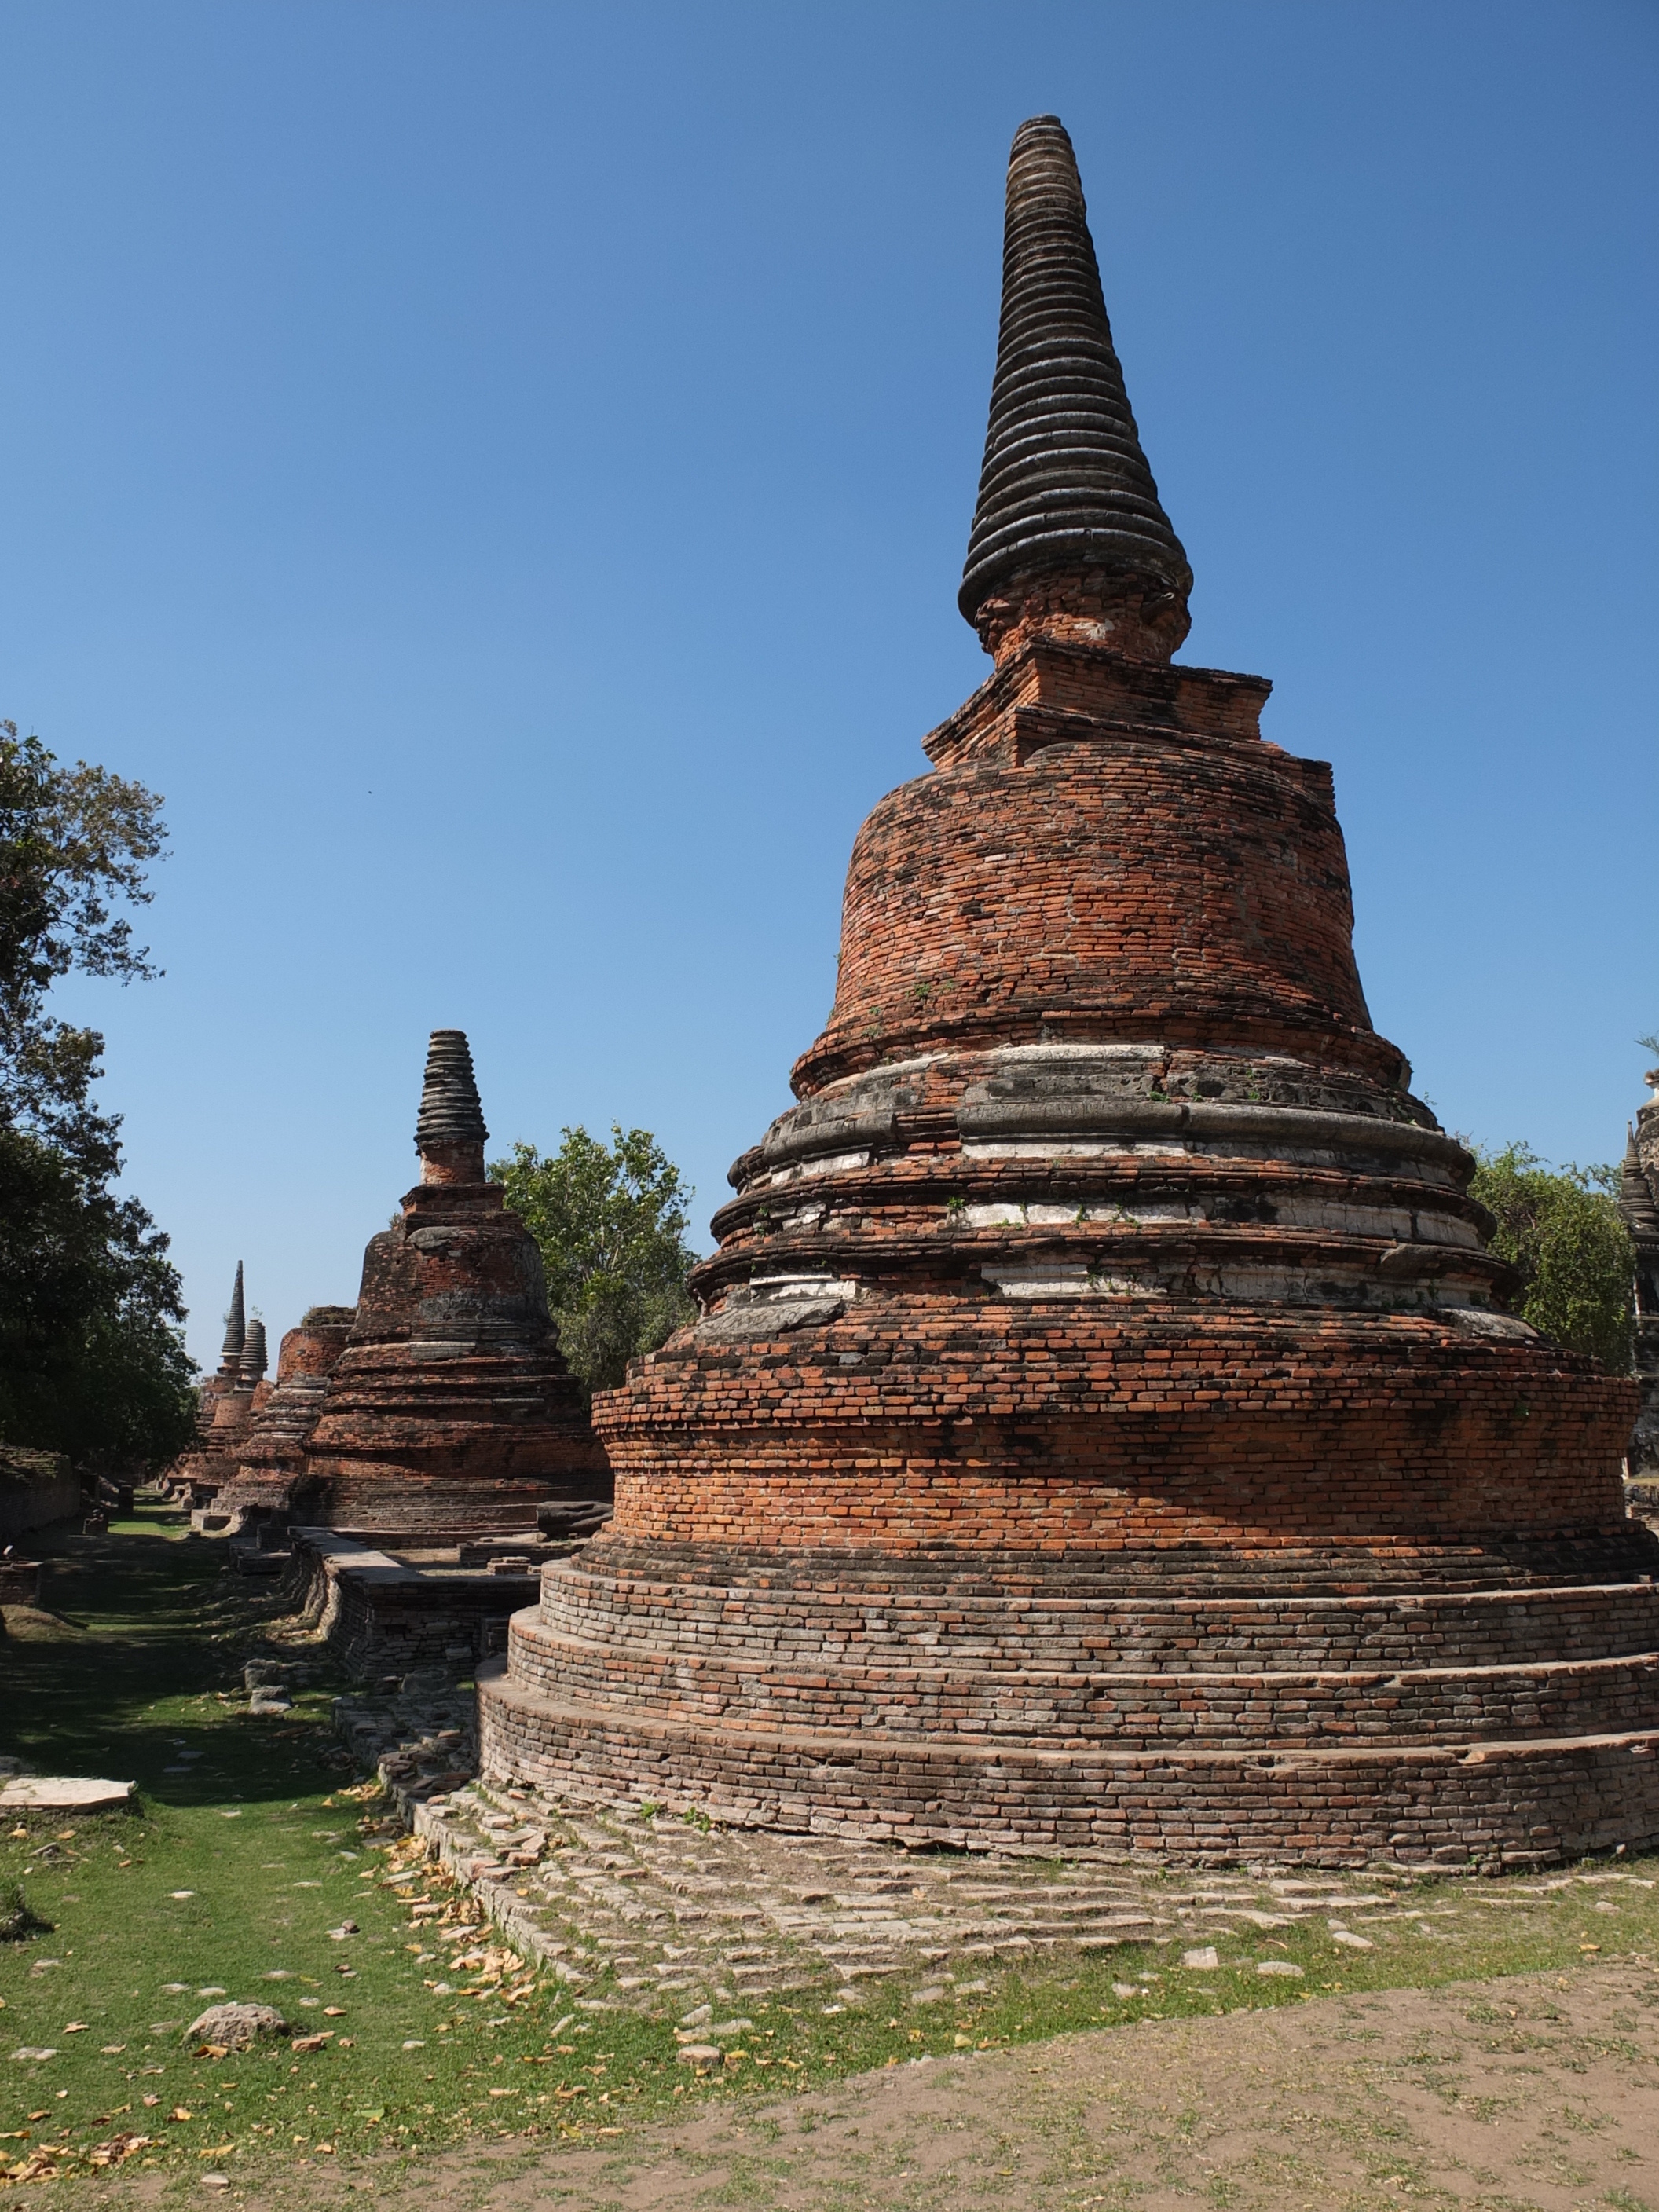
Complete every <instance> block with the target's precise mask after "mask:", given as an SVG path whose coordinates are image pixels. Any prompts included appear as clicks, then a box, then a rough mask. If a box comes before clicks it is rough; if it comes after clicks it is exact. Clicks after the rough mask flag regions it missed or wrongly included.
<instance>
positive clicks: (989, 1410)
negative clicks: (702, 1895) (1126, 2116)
mask: <svg viewBox="0 0 1659 2212" xmlns="http://www.w3.org/2000/svg"><path fill="white" fill-rule="evenodd" d="M1190 581H1191V578H1190V573H1189V570H1188V564H1187V561H1186V557H1185V556H1184V554H1183V552H1182V548H1181V545H1180V544H1179V542H1178V541H1177V539H1176V535H1175V532H1174V531H1173V530H1172V528H1171V527H1170V522H1169V520H1168V519H1167V518H1166V516H1165V514H1164V509H1163V507H1162V506H1161V504H1160V502H1159V500H1158V492H1157V489H1156V487H1155V485H1154V483H1153V480H1152V474H1151V472H1150V471H1149V469H1148V467H1147V465H1146V459H1145V457H1144V455H1143V453H1142V452H1141V448H1140V444H1139V437H1138V435H1137V432H1136V428H1135V424H1134V420H1133V416H1132V414H1131V412H1130V409H1129V404H1128V401H1127V398H1126V396H1125V392H1124V386H1123V380H1122V376H1121V370H1120V368H1119V364H1118V360H1117V356H1116V354H1115V350H1114V347H1113V343H1112V338H1111V333H1110V331H1109V325H1108V322H1107V317H1106V312H1105V308H1104V306H1103V301H1102V297H1101V290H1100V279H1099V275H1098V271H1097V266H1096V261H1095V254H1094V248H1093V245H1092V242H1091V238H1090V234H1089V231H1088V228H1087V224H1086V221H1085V209H1084V202H1083V196H1082V191H1081V188H1080V185H1079V180H1078V175H1077V171H1076V167H1075V164H1074V161H1073V155H1072V149H1071V144H1070V141H1069V140H1068V138H1067V137H1066V133H1065V131H1063V129H1062V128H1061V127H1060V124H1059V123H1058V122H1056V121H1055V120H1054V118H1048V117H1042V118H1036V120H1034V121H1032V122H1030V123H1027V124H1025V125H1022V127H1021V129H1020V131H1019V132H1018V135H1017V137H1016V138H1015V141H1014V148H1013V155H1012V162H1011V166H1010V170H1009V179H1008V210H1007V230H1006V253H1005V260H1004V290H1003V308H1002V322H1001V331H1000V347H999V354H998V362H997V370H996V380H995V384H994V391H993V396H992V404H991V418H990V432H989V437H988V440H987V447H986V453H985V463H984V471H983V474H982V476H981V483H980V494H979V504H978V510H977V513H976V515H975V521H974V526H973V535H972V539H971V543H970V546H969V558H968V566H967V572H966V575H965V578H964V581H963V586H962V593H961V605H962V608H963V612H964V614H965V615H966V616H967V617H968V618H969V621H970V622H972V623H974V625H975V628H976V629H977V630H978V632H979V634H980V636H981V641H983V643H984V645H985V647H986V648H987V651H988V652H989V653H990V654H991V656H992V659H993V661H994V670H993V672H992V674H991V675H990V677H989V678H988V679H987V682H986V683H985V684H984V685H983V686H982V687H981V690H978V691H977V692H976V693H975V695H974V696H973V697H972V698H971V699H969V701H968V702H967V703H966V704H965V705H964V706H963V707H962V708H960V709H959V710H958V711H957V713H956V714H953V715H952V716H951V719H950V720H948V721H947V722H945V724H944V725H943V726H941V727H940V728H939V729H938V730H936V731H935V732H933V735H932V736H931V737H930V738H928V739H927V744H926V750H927V754H928V757H929V758H930V760H931V762H932V763H933V765H932V768H931V769H930V770H929V772H928V773H927V774H926V775H922V776H921V777H920V778H919V779H917V780H916V781H914V782H911V783H908V784H905V785H903V786H902V787H901V788H899V789H898V790H897V791H896V792H894V793H891V794H890V796H889V797H888V798H886V799H884V800H883V801H882V802H881V804H880V805H878V807H877V808H876V810H875V811H874V812H873V814H872V816H871V817H870V818H869V820H868V821H867V822H866V824H865V826H864V828H863V829H862V830H861V831H860V835H859V837H858V840H857V842H856V845H855V847H854V854H853V860H852V867H851V871H850V873H849V876H848V885H847V894H846V902H845V908H844V913H843V921H842V950H841V968H840V976H839V981H838V985H837V989H836V1003H835V1006H834V1009H833V1011H832V1012H831V1014H830V1017H829V1024H828V1026H827V1028H826V1029H825V1030H824V1032H823V1036H820V1037H819V1039H818V1040H817V1042H816V1043H815V1044H814V1045H813V1046H812V1047H811V1049H810V1050H809V1051H808V1052H807V1053H806V1054H805V1055H804V1056H803V1057H802V1059H801V1060H799V1062H798V1064H797V1066H796V1068H795V1070H794V1078H793V1081H794V1089H795V1091H796V1095H797V1097H798V1099H799V1103H798V1104H797V1105H796V1106H794V1107H793V1109H791V1110H790V1111H789V1112H787V1113H786V1114H784V1115H782V1116H781V1118H780V1119H779V1120H778V1121H775V1122H774V1123H773V1125H772V1127H770V1128H769V1130H768V1132H767V1133H766V1135H765V1137H764V1139H763V1141H762V1142H761V1143H760V1144H759V1145H757V1146H756V1147H755V1148H754V1149H753V1150H752V1151H750V1152H745V1153H744V1156H743V1157H742V1158H740V1159H739V1160H738V1163H737V1164H736V1166H735V1168H734V1169H733V1170H732V1182H733V1184H734V1186H735V1188H736V1192H737V1195H736V1197H735V1199H734V1200H732V1203H730V1204H729V1205H727V1206H726V1207H725V1209H724V1210H723V1211H722V1212H720V1214H719V1215H718V1216H717V1217H716V1220H715V1224H714V1227H715V1231H716V1233H717V1235H718V1237H719V1238H720V1246H719V1249H718V1251H717V1252H716V1253H715V1254H714V1256H713V1257H712V1258H711V1259H709V1260H708V1261H705V1262H703V1263H702V1265H701V1267H699V1269H698V1270H697V1272H696V1275H695V1276H694V1278H693V1282H694V1287H695V1289H696V1291H697V1294H698V1297H699V1300H700V1303H701V1306H702V1318H701V1319H700V1320H699V1321H698V1322H696V1324H695V1325H694V1326H693V1327H690V1328H687V1329H684V1330H683V1331H682V1332H681V1333H680V1334H678V1335H677V1336H675V1337H673V1338H671V1340H669V1342H668V1343H667V1344H666V1345H665V1347H664V1348H663V1349H662V1350H661V1351H660V1352H657V1353H655V1354H654V1355H653V1356H652V1357H651V1358H647V1359H646V1360H645V1361H643V1362H642V1363H641V1364H639V1365H637V1366H636V1367H635V1370H634V1371H633V1373H632V1375H631V1376H630V1378H629V1382H628V1383H626V1384H625V1386H624V1387H623V1388H622V1389H617V1390H615V1391H613V1392H611V1393H610V1394H608V1395H605V1396H603V1397H601V1398H600V1399H599V1401H597V1404H596V1421H597V1425H598V1427H599V1431H600V1434H601V1435H602V1437H604V1439H605V1443H606V1446H607V1448H608V1449H609V1452H610V1455H611V1464H612V1467H613V1468H614V1470H615V1472H616V1475H617V1511H616V1516H615V1519H614V1521H613V1522H611V1526H610V1528H608V1529H606V1530H605V1532H604V1534H601V1535H600V1536H599V1538H598V1539H597V1540H596V1541H594V1542H593V1543H592V1545H590V1546H589V1547H587V1549H586V1552H585V1553H582V1554H581V1555H580V1556H579V1557H578V1558H577V1559H573V1560H571V1561H569V1562H568V1563H566V1564H563V1565H559V1566H556V1567H553V1568H550V1569H549V1570H548V1571H546V1573H545V1574H544V1579H543V1586H542V1598H541V1602H540V1605H539V1607H538V1609H537V1610H535V1611H532V1612H529V1613H520V1615H519V1616H517V1618H516V1619H515V1620H514V1622H513V1637H512V1644H511V1652H510V1658H509V1662H508V1665H507V1670H506V1671H505V1672H504V1673H497V1674H495V1675H494V1676H493V1677H491V1678H488V1679H485V1680H483V1681H481V1685H480V1687H481V1693H482V1725H483V1758H484V1762H485V1767H486V1771H488V1772H489V1773H491V1774H493V1775H495V1777H497V1778H518V1779H520V1780H528V1781H532V1782H538V1783H542V1784H547V1785H548V1786H550V1787H555V1788H559V1789H563V1790H573V1791H575V1792H578V1793H587V1794H589V1795H590V1796H596V1797H608V1798H611V1799H613V1800H622V1799H628V1798H632V1799H635V1800H637V1799H640V1798H651V1799H653V1800H655V1801H657V1802H659V1803H663V1804H665V1805H670V1806H685V1805H690V1804H696V1805H701V1806H703V1807H705V1808H708V1810H709V1811H710V1812H713V1813H716V1814H720V1816H722V1817H725V1818H728V1819H734V1820H752V1821H756V1822H763V1823H769V1824H775V1825H781V1826H794V1827H804V1828H817V1829H820V1830H828V1829H836V1828H840V1829H843V1830H846V1831H850V1832H863V1833H866V1834H872V1835H878V1836H881V1835H886V1836H895V1837H899V1838H904V1839H906V1840H908V1841H911V1842H914V1843H922V1842H928V1841H933V1842H943V1843H957V1844H969V1845H970V1846H971V1845H985V1844H999V1843H1008V1844H1024V1845H1027V1846H1031V1845H1036V1846H1040V1847H1044V1848H1054V1849H1073V1848H1078V1847H1083V1846H1103V1847H1115V1846H1125V1847H1136V1848H1146V1849H1152V1850H1171V1851H1183V1852H1194V1853H1204V1854H1215V1855H1218V1856H1228V1855H1235V1854H1248V1853H1263V1854H1273V1855H1278V1856H1281V1857H1302V1858H1304V1859H1307V1860H1310V1861H1325V1862H1331V1863H1338V1862H1347V1861H1357V1860H1360V1859H1363V1858H1364V1857H1367V1856H1368V1855H1370V1854H1373V1853H1375V1854H1381V1855H1384V1856H1387V1855H1389V1854H1395V1855H1398V1856H1401V1857H1406V1858H1408V1859H1413V1860H1417V1861H1422V1860H1427V1859H1434V1858H1438V1859H1441V1860H1443V1861H1446V1862H1451V1861H1457V1860H1462V1859H1464V1858H1473V1859H1474V1860H1477V1861H1479V1862H1481V1863H1488V1864H1493V1863H1505V1862H1520V1863H1525V1862H1528V1861H1532V1860H1534V1859H1538V1858H1547V1857H1552V1856H1557V1855H1559V1854H1562V1853H1570V1852H1577V1851H1582V1850H1589V1849H1591V1848H1595V1847H1600V1846H1603V1845H1608V1844H1615V1843H1620V1842H1634V1841H1636V1840H1638V1839H1639V1838H1655V1837H1656V1836H1659V1757H1656V1755H1655V1754H1656V1752H1659V1661H1656V1650H1655V1648H1656V1644H1659V1596H1656V1590H1655V1587H1654V1583H1653V1576H1654V1571H1655V1568H1656V1565H1659V1547H1656V1545H1655V1543H1654V1541H1652V1539H1650V1537H1648V1536H1647V1534H1646V1533H1645V1532H1644V1531H1643V1530H1642V1529H1640V1528H1638V1527H1637V1526H1635V1525H1634V1524H1632V1522H1630V1521H1629V1520H1628V1519H1627V1518H1626V1512H1625V1509H1624V1505H1623V1502H1622V1498H1621V1492H1620V1452H1621V1449H1622V1447H1623V1444H1624V1441H1625V1438H1626V1435H1627V1433H1628V1431H1629V1428H1630V1424H1631V1420H1632V1413H1633V1410H1634V1399H1635V1392H1634V1388H1633V1385H1632V1383H1630V1382H1629V1381H1627V1380H1621V1379H1616V1378H1613V1377H1611V1376H1607V1375H1606V1374H1604V1373H1603V1372H1601V1370H1599V1369H1598V1368H1597V1367H1596V1366H1595V1364H1594V1363H1592V1362H1589V1361H1588V1360H1585V1359H1583V1358H1576V1357H1573V1356H1571V1355H1569V1354H1566V1353H1565V1352H1560V1351H1559V1350H1557V1349H1556V1348H1555V1347H1554V1346H1553V1345H1551V1344H1550V1343H1548V1342H1547V1341H1545V1340H1542V1339H1541V1338H1540V1337H1538V1336H1536V1335H1535V1334H1534V1332H1533V1331H1532V1330H1531V1329H1530V1328H1528V1327H1527V1326H1526V1325H1525V1324H1524V1323H1523V1322H1521V1321H1519V1320H1518V1319H1516V1318H1513V1317H1512V1316H1510V1315H1508V1314H1507V1313H1506V1312H1505V1311H1504V1290H1505V1277H1504V1268H1503V1267H1502V1266H1501V1265H1500V1263H1499V1262H1498V1261H1497V1260H1496V1259H1495V1258H1493V1257H1492V1255H1491V1254H1490V1253H1489V1252H1488V1251H1487V1250H1486V1245H1485V1243H1484V1232H1485V1231H1486V1226H1487V1224H1486V1218H1485V1217H1484V1216H1483V1214H1482V1212H1481V1210H1480V1207H1479V1206H1476V1205H1474V1203H1473V1202H1472V1201H1471V1200H1470V1199H1469V1198H1468V1195H1467V1186H1468V1180H1469V1176H1470V1172H1471V1161H1470V1158H1469V1156H1468V1153H1467V1152H1465V1151H1464V1149H1463V1148H1462V1146H1460V1145H1459V1144H1457V1143H1456V1142H1455V1141H1454V1139H1451V1138H1450V1137H1449V1136H1447V1135H1445V1134H1444V1133H1443V1132H1442V1131H1441V1130H1440V1128H1439V1127H1437V1123H1436V1121H1435V1120H1434V1117H1433V1115H1431V1113H1430V1111H1429V1110H1428V1109H1427V1108H1426V1107H1425V1105H1423V1104H1422V1103H1421V1102H1420V1101H1419V1100H1418V1099H1416V1098H1414V1097H1413V1096H1412V1094H1411V1092H1410V1091H1409V1089H1408V1087H1407V1085H1408V1080H1409V1070H1408V1068H1407V1064H1406V1062H1405V1060H1404V1059H1403V1058H1402V1056H1401V1054H1400V1052H1399V1051H1398V1050H1397V1049H1396V1048H1395V1046H1394V1045H1392V1044H1390V1043H1389V1042H1387V1041H1386V1040H1385V1039H1384V1038H1383V1037H1381V1036H1378V1035H1377V1034H1376V1031H1375V1030H1373V1029H1372V1027H1371V1024H1370V1017H1369V1015H1368V1013H1367V1011H1366V1007H1365V1001H1364V996H1363V994H1362V993H1361V990H1360V985H1359V978H1358V974H1357V972H1356V969H1355V965H1354V959H1353V953H1352V942H1351V936H1352V908H1351V903H1350V894H1349V885H1348V872H1347V865H1346V856H1345V854H1344V849H1343V842H1342V836H1341V832H1340V829H1339V828H1338V825H1337V820H1336V816H1335V812H1334V804H1333V788H1332V778H1331V771H1330V769H1329V768H1328V766H1327V765H1326V764H1325V763H1322V762H1319V761H1313V760H1301V759H1297V758H1295V757H1292V756H1291V755H1290V754H1287V753H1285V752H1284V751H1282V750H1280V749H1279V747H1278V746H1277V745H1275V744H1271V743H1270V742H1267V741H1266V740H1264V739H1263V738H1261V735H1260V734H1259V732H1258V726H1257V724H1258V717H1259V715H1260V714H1261V708H1262V707H1263V705H1264V703H1265V702H1266V700H1267V694H1268V689H1269V687H1268V685H1267V683H1265V682H1264V681H1262V680H1261V678H1257V677H1254V676H1240V675H1229V674H1225V673H1221V672H1218V671H1214V670H1211V669H1206V668H1198V667H1188V666H1183V665H1174V664H1173V663H1172V661H1171V658H1170V656H1171V654H1172V653H1174V652H1175V650H1176V648H1177V647H1179V646H1180V644H1181V642H1182V640H1183V638H1184V637H1185V635H1186V633H1187V629H1188V614H1187V598H1188V587H1189V584H1190Z"/></svg>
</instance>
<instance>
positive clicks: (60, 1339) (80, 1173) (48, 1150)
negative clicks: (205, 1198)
mask: <svg viewBox="0 0 1659 2212" xmlns="http://www.w3.org/2000/svg"><path fill="white" fill-rule="evenodd" d="M183 1320H184V1308H183V1306H182V1304H180V1301H179V1274H178V1270H177V1269H176V1268H175V1267H173V1264H172V1262H171V1261H169V1260H168V1258H167V1238H166V1237H164V1236H162V1235H161V1231H159V1230H158V1229H157V1228H156V1227H155V1223H154V1222H153V1221H152V1220H151V1219H150V1217H149V1214H148V1213H147V1212H145V1211H144V1208H143V1206H141V1205H140V1204H139V1203H138V1201H137V1199H135V1198H118V1197H117V1196H115V1195H114V1194H113V1193H112V1192H111V1191H109V1190H108V1189H106V1188H104V1187H103V1186H102V1184H100V1183H99V1182H95V1181H94V1180H93V1179H92V1178H90V1177H89V1176H88V1175H87V1173H86V1172H85V1170H83V1169H82V1167H81V1166H80V1165H79V1164H78V1163H77V1162H76V1159H75V1158H73V1156H72V1155H71V1154H70V1153H67V1152H64V1151H63V1150H61V1149H60V1148H59V1147H58V1146H52V1145H48V1144H46V1143H45V1142H44V1141H43V1140H42V1139H40V1138H39V1137H36V1136H33V1135H30V1134H28V1133H22V1132H20V1131H17V1130H15V1129H6V1128H0V1437H3V1438H4V1439H5V1440H6V1441H7V1442H9V1443H21V1444H28V1445H31V1446H33V1448H34V1449H37V1450H40V1451H61V1452H67V1453H68V1455H69V1456H70V1459H71V1460H73V1461H74V1462H76V1464H77V1465H85V1464H87V1463H88V1462H106V1463H108V1464H111V1465H113V1464H117V1463H118V1464H120V1465H122V1466H132V1465H134V1464H135V1463H136V1464H138V1465H142V1466H143V1467H144V1468H148V1469H154V1468H158V1467H161V1466H162V1465H164V1464H165V1463H166V1462H167V1461H168V1460H170V1459H172V1458H173V1456H174V1455H176V1454H177V1453H178V1452H179V1451H182V1450H183V1449H184V1447H185V1444H186V1443H188V1442H189V1441H190V1437H191V1429H192V1427H193V1425H194V1420H195V1407H196V1400H195V1393H194V1390H193V1389H192V1387H191V1385H192V1382H193V1379H194V1370H193V1369H192V1368H191V1362H190V1359H189V1357H188V1355H187V1354H186V1352H185V1347H184V1343H183V1340H182V1338H181V1336H180V1334H179V1323H180V1322H182V1321H183Z"/></svg>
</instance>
